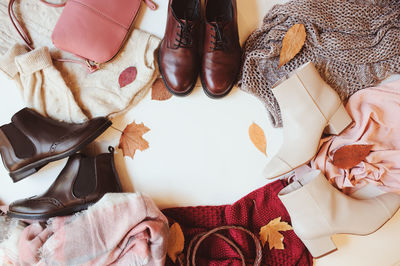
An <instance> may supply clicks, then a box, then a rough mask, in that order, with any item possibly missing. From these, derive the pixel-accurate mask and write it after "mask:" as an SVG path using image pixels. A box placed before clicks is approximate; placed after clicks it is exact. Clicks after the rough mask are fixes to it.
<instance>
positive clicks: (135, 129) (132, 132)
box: [118, 121, 150, 159]
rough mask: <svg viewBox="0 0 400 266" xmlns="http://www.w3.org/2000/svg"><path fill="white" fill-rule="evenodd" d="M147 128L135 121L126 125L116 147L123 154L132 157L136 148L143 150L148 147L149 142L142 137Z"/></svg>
mask: <svg viewBox="0 0 400 266" xmlns="http://www.w3.org/2000/svg"><path fill="white" fill-rule="evenodd" d="M149 130H150V129H149V128H148V127H146V126H145V125H143V123H141V124H136V123H135V121H133V122H132V123H131V124H129V125H127V126H126V128H125V129H124V131H123V132H122V135H121V138H120V139H119V146H118V148H120V149H122V152H123V154H124V156H129V157H131V158H132V159H133V156H134V155H135V152H136V150H141V151H143V150H145V149H147V148H148V147H149V143H148V142H147V141H146V140H145V139H143V138H142V136H143V134H145V133H146V132H148V131H149Z"/></svg>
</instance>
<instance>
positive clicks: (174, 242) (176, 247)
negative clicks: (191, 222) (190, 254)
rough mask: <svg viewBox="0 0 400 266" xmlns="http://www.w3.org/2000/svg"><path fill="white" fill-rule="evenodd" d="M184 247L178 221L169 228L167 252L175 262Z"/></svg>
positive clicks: (183, 239)
mask: <svg viewBox="0 0 400 266" xmlns="http://www.w3.org/2000/svg"><path fill="white" fill-rule="evenodd" d="M184 247H185V236H184V235H183V232H182V228H181V226H180V225H179V224H178V223H174V224H173V225H172V226H171V227H170V228H169V236H168V246H167V254H168V256H169V257H170V258H171V260H172V261H173V262H174V263H175V262H176V259H177V257H178V256H179V254H181V253H182V251H183V248H184Z"/></svg>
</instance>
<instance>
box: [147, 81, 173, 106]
mask: <svg viewBox="0 0 400 266" xmlns="http://www.w3.org/2000/svg"><path fill="white" fill-rule="evenodd" d="M171 97H172V94H171V93H170V92H169V91H168V89H167V87H165V84H164V82H163V81H162V79H161V78H159V79H156V81H154V83H153V86H152V88H151V99H152V100H157V101H165V100H168V99H169V98H171Z"/></svg>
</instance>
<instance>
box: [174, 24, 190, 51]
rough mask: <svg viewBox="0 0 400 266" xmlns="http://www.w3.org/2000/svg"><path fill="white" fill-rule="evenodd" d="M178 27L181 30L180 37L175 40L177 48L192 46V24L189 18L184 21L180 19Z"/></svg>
mask: <svg viewBox="0 0 400 266" xmlns="http://www.w3.org/2000/svg"><path fill="white" fill-rule="evenodd" d="M177 27H178V28H179V29H180V30H179V32H178V33H177V35H178V38H175V41H176V42H177V43H176V44H175V45H176V48H179V47H182V48H186V47H190V46H191V45H192V36H191V34H192V25H191V23H189V22H188V21H187V20H184V21H183V22H181V21H179V25H177Z"/></svg>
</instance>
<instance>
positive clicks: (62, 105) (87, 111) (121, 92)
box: [0, 0, 160, 122]
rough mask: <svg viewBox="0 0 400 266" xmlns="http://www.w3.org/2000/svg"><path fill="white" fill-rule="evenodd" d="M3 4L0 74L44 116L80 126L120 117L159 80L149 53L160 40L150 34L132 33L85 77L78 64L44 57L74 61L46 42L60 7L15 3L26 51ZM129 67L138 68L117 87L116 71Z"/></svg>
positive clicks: (35, 1) (2, 0) (33, 0)
mask: <svg viewBox="0 0 400 266" xmlns="http://www.w3.org/2000/svg"><path fill="white" fill-rule="evenodd" d="M55 1H57V0H55ZM7 6H8V0H0V70H2V71H0V72H4V73H5V74H6V75H7V76H8V77H9V78H12V79H14V80H15V81H16V83H17V85H18V87H19V88H20V89H21V92H22V95H23V98H24V100H25V103H26V105H27V106H28V107H31V108H34V109H36V110H37V111H39V112H41V113H42V114H44V115H48V116H50V117H52V118H54V119H58V120H63V121H67V122H81V121H82V120H86V119H88V118H92V117H96V116H112V115H116V114H120V113H121V112H124V111H127V110H128V109H129V108H130V107H131V106H133V105H134V104H135V103H137V102H138V101H139V100H141V99H142V98H143V96H144V95H145V94H146V92H147V91H148V89H149V88H150V87H151V85H152V84H153V82H154V80H155V79H156V78H157V76H158V70H157V67H156V64H155V57H154V52H155V50H156V49H157V47H158V45H159V42H160V40H159V39H158V38H157V37H155V36H153V35H151V34H148V33H146V32H144V31H141V30H138V29H135V30H133V32H132V33H131V35H130V37H129V39H128V41H127V42H126V43H125V46H124V47H123V49H122V50H121V51H120V53H119V54H118V55H117V56H116V57H115V58H114V59H113V60H112V61H110V62H109V63H105V64H102V66H101V69H100V70H98V71H97V72H95V73H92V74H90V73H89V72H88V71H87V70H86V68H85V67H82V66H81V65H79V64H74V63H62V62H57V61H54V60H53V62H52V60H51V59H50V56H49V54H50V55H51V57H52V58H66V59H71V58H72V59H77V57H74V56H73V55H71V54H69V53H66V52H62V51H60V50H58V49H57V48H55V47H54V46H53V44H52V42H51V33H52V31H53V28H54V26H55V24H56V22H57V20H58V17H59V16H60V14H61V12H62V8H53V7H49V6H46V5H44V4H43V3H41V2H40V1H39V0H18V1H16V3H15V5H14V10H15V12H16V14H17V16H18V19H19V21H21V22H22V24H23V25H24V27H25V29H26V30H27V32H28V33H29V35H30V37H31V39H32V40H33V45H34V47H35V48H36V49H35V50H34V51H32V52H30V53H27V51H26V50H25V49H23V47H22V46H21V45H17V46H15V44H16V43H20V44H24V42H23V41H22V39H21V37H20V36H19V35H18V34H17V32H16V30H15V28H14V27H13V26H12V24H11V21H10V19H9V17H8V13H7ZM142 8H146V7H145V5H143V6H142ZM46 47H48V49H47V48H46ZM1 55H3V56H1ZM53 63H54V65H53ZM132 68H136V70H137V75H136V78H134V76H133V75H131V73H132V72H129V71H126V72H125V74H124V75H125V76H124V77H123V79H124V82H123V83H122V85H121V82H120V75H121V73H122V72H123V71H124V70H126V69H132ZM130 75H131V76H130ZM3 89H4V88H3ZM7 89H12V88H7Z"/></svg>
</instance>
